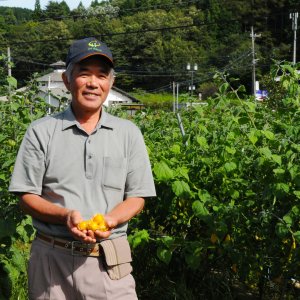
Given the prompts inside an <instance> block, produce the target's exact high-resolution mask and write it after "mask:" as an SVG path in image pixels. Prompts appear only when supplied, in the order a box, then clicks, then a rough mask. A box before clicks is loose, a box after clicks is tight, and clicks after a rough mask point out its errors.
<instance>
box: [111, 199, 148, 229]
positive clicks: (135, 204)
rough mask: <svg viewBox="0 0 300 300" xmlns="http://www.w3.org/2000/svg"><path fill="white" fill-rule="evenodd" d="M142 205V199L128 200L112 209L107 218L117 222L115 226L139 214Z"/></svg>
mask: <svg viewBox="0 0 300 300" xmlns="http://www.w3.org/2000/svg"><path fill="white" fill-rule="evenodd" d="M144 205H145V200H144V198H128V199H125V200H124V201H123V202H122V203H120V204H118V205H117V206H116V207H115V208H113V209H112V210H111V211H110V212H109V213H108V214H107V216H109V217H111V218H113V219H115V220H117V224H122V223H125V222H127V221H129V220H130V219H131V218H133V217H134V216H136V215H137V214H138V213H140V212H141V211H142V210H143V208H144Z"/></svg>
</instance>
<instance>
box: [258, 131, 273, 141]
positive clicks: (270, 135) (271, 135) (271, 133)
mask: <svg viewBox="0 0 300 300" xmlns="http://www.w3.org/2000/svg"><path fill="white" fill-rule="evenodd" d="M261 133H262V134H263V135H264V136H265V137H266V138H267V139H268V140H274V139H275V134H274V133H273V132H271V131H269V130H261Z"/></svg>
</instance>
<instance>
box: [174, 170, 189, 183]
mask: <svg viewBox="0 0 300 300" xmlns="http://www.w3.org/2000/svg"><path fill="white" fill-rule="evenodd" d="M176 173H177V176H178V177H183V178H185V179H186V180H187V181H189V180H190V178H189V169H188V168H187V167H179V168H177V169H176Z"/></svg>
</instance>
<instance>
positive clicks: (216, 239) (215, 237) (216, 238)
mask: <svg viewBox="0 0 300 300" xmlns="http://www.w3.org/2000/svg"><path fill="white" fill-rule="evenodd" d="M210 241H211V242H212V243H213V244H215V243H216V242H217V241H218V236H217V235H216V234H215V233H213V234H212V235H211V236H210Z"/></svg>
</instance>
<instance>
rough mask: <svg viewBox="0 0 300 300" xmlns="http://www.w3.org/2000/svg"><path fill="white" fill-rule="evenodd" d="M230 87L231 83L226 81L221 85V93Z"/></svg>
mask: <svg viewBox="0 0 300 300" xmlns="http://www.w3.org/2000/svg"><path fill="white" fill-rule="evenodd" d="M228 87H229V83H227V82H225V83H223V84H222V85H221V86H220V87H219V91H220V93H221V94H224V93H225V92H226V91H227V89H228Z"/></svg>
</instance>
